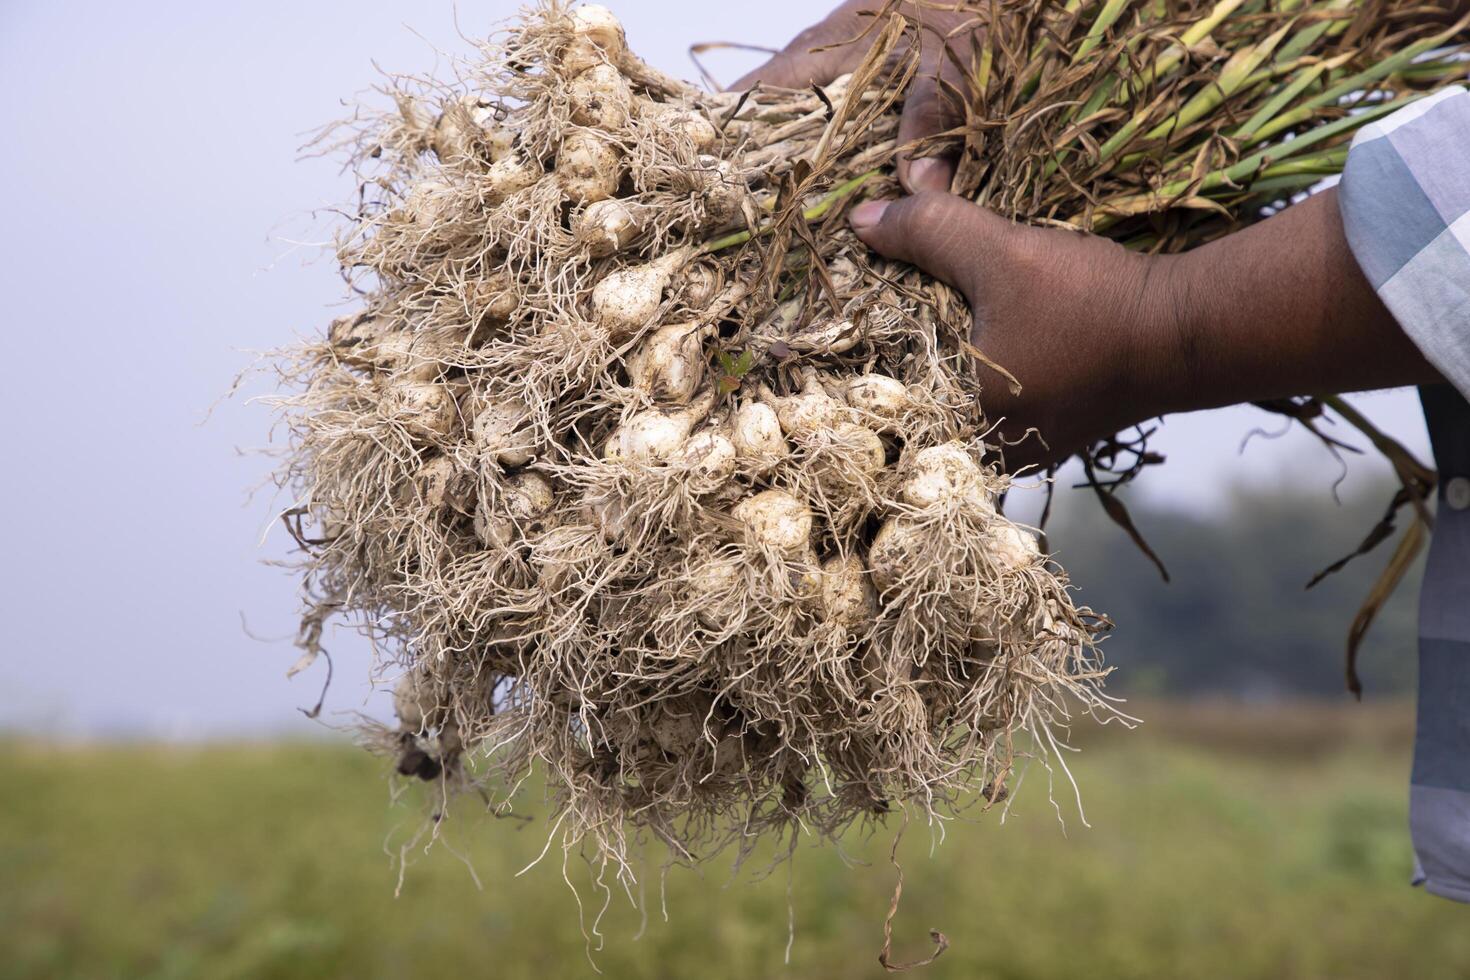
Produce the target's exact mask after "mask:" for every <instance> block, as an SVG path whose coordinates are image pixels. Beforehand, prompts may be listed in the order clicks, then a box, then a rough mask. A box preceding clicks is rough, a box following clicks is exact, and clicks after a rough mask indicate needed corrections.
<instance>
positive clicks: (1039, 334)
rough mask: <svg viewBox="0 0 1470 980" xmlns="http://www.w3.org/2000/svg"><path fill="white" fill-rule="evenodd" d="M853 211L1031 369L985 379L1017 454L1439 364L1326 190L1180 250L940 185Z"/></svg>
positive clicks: (1423, 372)
mask: <svg viewBox="0 0 1470 980" xmlns="http://www.w3.org/2000/svg"><path fill="white" fill-rule="evenodd" d="M849 217H850V220H851V222H852V226H853V229H854V231H856V233H857V234H858V237H860V238H861V239H862V240H863V241H864V242H865V243H867V245H868V246H869V247H871V248H872V249H874V250H875V251H877V252H879V253H881V254H883V255H886V256H888V257H889V258H893V259H898V260H900V261H904V262H909V263H912V264H914V265H916V266H918V267H919V268H921V269H923V270H924V271H926V272H928V273H930V274H931V275H933V276H935V277H936V278H938V279H940V280H942V281H944V282H947V283H949V284H950V285H951V286H953V287H955V288H956V289H958V290H959V291H960V292H962V293H963V294H964V295H965V298H966V299H967V300H968V302H969V305H970V310H971V313H972V316H973V329H972V337H971V339H972V341H973V343H974V344H975V346H976V347H978V348H979V349H980V350H981V351H982V352H983V353H984V354H985V356H986V357H988V358H990V359H991V360H993V361H994V362H996V363H997V364H1000V365H1001V366H1002V367H1004V368H1006V369H1007V370H1008V371H1010V372H1011V373H1012V374H1013V375H1015V377H1016V379H1017V380H1018V381H1019V382H1020V384H1021V392H1020V394H1019V395H1013V394H1011V393H1010V391H1009V390H1008V388H1007V385H1006V384H1005V383H1004V381H1003V379H1001V378H1000V376H998V375H995V376H994V380H993V383H991V384H988V385H987V386H986V390H985V396H984V397H985V404H984V407H985V411H986V415H987V416H988V417H989V418H991V419H992V420H1001V426H1000V433H1001V435H1002V436H1003V437H1004V438H1005V439H1006V440H1007V441H1008V442H1018V441H1019V442H1018V444H1017V445H1014V446H1012V447H1010V448H1008V449H1007V450H1006V454H1005V455H1006V460H1005V462H1006V466H1007V468H1008V469H1011V470H1015V469H1017V468H1019V467H1021V466H1025V465H1028V464H1041V465H1045V464H1048V463H1052V462H1057V461H1059V460H1061V459H1064V458H1066V457H1067V456H1068V455H1071V454H1072V453H1073V452H1076V451H1077V450H1079V449H1082V448H1084V447H1085V446H1087V445H1089V444H1090V443H1092V442H1094V441H1096V440H1098V439H1102V438H1105V437H1107V436H1109V435H1111V434H1113V433H1115V432H1118V431H1120V430H1122V429H1126V428H1127V427H1128V426H1130V425H1134V424H1136V423H1138V422H1141V421H1144V420H1145V419H1149V418H1152V417H1154V416H1156V415H1162V414H1165V413H1170V412H1181V411H1192V410H1195V409H1202V408H1214V407H1217V406H1221V405H1232V404H1236V403H1239V402H1251V401H1262V400H1266V399H1273V398H1283V397H1287V396H1291V395H1325V394H1332V393H1337V392H1347V391H1361V390H1365V389H1370V388H1387V387H1395V386H1398V385H1406V384H1417V383H1429V382H1434V381H1437V380H1439V375H1438V373H1437V372H1436V371H1435V370H1434V368H1433V367H1432V366H1430V365H1429V363H1428V362H1427V361H1425V359H1424V357H1423V355H1422V354H1421V353H1420V352H1419V350H1418V348H1417V347H1415V346H1414V344H1413V343H1412V342H1411V341H1410V340H1409V339H1408V337H1407V336H1406V335H1405V334H1404V332H1403V330H1402V329H1400V328H1399V326H1398V324H1397V323H1396V322H1395V321H1394V319H1393V317H1392V315H1391V314H1389V312H1388V310H1387V309H1386V308H1385V307H1384V306H1383V304H1382V302H1380V301H1379V299H1378V297H1377V296H1376V295H1375V294H1374V292H1373V290H1372V288H1371V287H1370V286H1369V285H1368V282H1367V279H1366V278H1365V277H1364V276H1363V273H1362V271H1361V270H1360V269H1359V268H1358V265H1357V262H1356V260H1355V259H1354V258H1353V256H1352V253H1351V251H1350V250H1349V248H1348V245H1347V242H1346V238H1345V236H1344V234H1343V230H1342V219H1341V217H1340V215H1339V213H1338V209H1337V201H1336V192H1335V191H1333V190H1328V191H1324V192H1323V193H1321V194H1317V195H1315V196H1313V197H1312V198H1310V199H1308V200H1307V201H1305V202H1303V203H1301V204H1298V205H1296V206H1295V207H1291V208H1287V209H1286V210H1285V211H1283V212H1282V213H1280V214H1278V215H1276V216H1275V217H1273V218H1271V219H1269V220H1267V221H1264V222H1262V223H1260V224H1258V225H1254V226H1252V227H1250V228H1247V229H1245V230H1244V231H1240V232H1237V233H1235V234H1233V235H1228V236H1226V237H1225V238H1222V239H1220V240H1218V241H1215V242H1212V243H1210V244H1208V245H1204V246H1202V247H1200V248H1196V249H1194V250H1192V251H1190V252H1186V253H1184V254H1182V255H1160V256H1148V255H1143V254H1140V253H1136V252H1130V251H1128V250H1127V249H1125V248H1123V247H1122V246H1121V245H1119V244H1117V243H1115V242H1112V241H1109V240H1107V239H1104V238H1099V237H1096V236H1093V235H1087V234H1083V233H1081V232H1073V231H1066V230H1062V229H1057V228H1039V227H1032V226H1027V225H1022V224H1017V223H1015V222H1011V221H1008V220H1006V219H1004V218H1002V217H1000V216H999V215H996V214H995V213H993V212H991V211H987V210H986V209H984V208H981V207H979V206H978V205H975V204H972V203H970V202H969V201H966V200H964V199H962V198H959V197H956V196H953V195H950V194H943V193H934V192H926V193H922V194H918V195H915V196H913V197H907V198H903V199H901V200H897V201H877V200H875V201H867V202H864V203H862V204H860V205H858V206H857V207H855V208H853V210H852V212H851V214H850V216H849ZM982 370H983V369H982ZM1031 430H1035V433H1036V434H1037V435H1039V438H1037V437H1036V436H1032V437H1030V438H1024V437H1025V436H1026V435H1027V433H1028V432H1029V431H1031Z"/></svg>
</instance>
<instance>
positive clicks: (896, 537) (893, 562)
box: [868, 517, 924, 592]
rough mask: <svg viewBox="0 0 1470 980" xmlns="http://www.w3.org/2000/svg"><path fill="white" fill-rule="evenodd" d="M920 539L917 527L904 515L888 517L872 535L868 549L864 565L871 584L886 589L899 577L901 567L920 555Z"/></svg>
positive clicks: (881, 589)
mask: <svg viewBox="0 0 1470 980" xmlns="http://www.w3.org/2000/svg"><path fill="white" fill-rule="evenodd" d="M923 552H924V542H923V539H922V534H921V533H920V531H919V526H918V525H917V524H916V523H915V522H913V521H911V520H909V519H908V518H906V517H891V518H889V519H888V520H887V521H885V522H884V523H883V526H882V527H880V528H879V529H878V533H877V534H876V535H874V536H873V543H872V545H871V546H869V548H868V566H869V568H870V570H871V572H872V575H873V584H874V585H875V586H877V587H878V591H880V592H886V591H888V590H889V589H890V588H892V587H893V585H894V584H895V583H896V582H898V581H899V580H900V579H901V578H903V574H904V572H905V570H907V569H909V568H911V567H913V565H914V563H915V562H916V561H919V560H921V559H922V557H923Z"/></svg>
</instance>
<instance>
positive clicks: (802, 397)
mask: <svg viewBox="0 0 1470 980" xmlns="http://www.w3.org/2000/svg"><path fill="white" fill-rule="evenodd" d="M758 394H759V396H760V399H761V401H763V402H765V403H766V404H767V405H769V406H771V407H772V408H774V409H775V410H776V417H777V419H779V420H780V422H781V431H782V432H784V433H786V434H787V435H788V436H799V435H806V434H809V433H812V432H817V431H821V430H824V429H830V428H831V427H832V426H833V425H835V424H836V423H837V422H838V421H839V420H840V419H841V417H842V405H841V404H840V403H839V402H838V401H837V400H836V399H835V398H833V397H832V396H831V395H829V394H827V389H826V388H824V387H823V386H822V382H821V379H820V378H818V377H817V373H816V372H815V371H810V370H809V371H807V372H806V373H805V375H804V383H803V384H802V387H801V391H799V392H797V393H796V394H794V395H788V396H786V397H785V398H781V397H778V396H776V395H775V394H774V393H772V392H771V390H770V389H769V388H767V387H765V386H764V385H762V386H761V387H760V388H759V389H758Z"/></svg>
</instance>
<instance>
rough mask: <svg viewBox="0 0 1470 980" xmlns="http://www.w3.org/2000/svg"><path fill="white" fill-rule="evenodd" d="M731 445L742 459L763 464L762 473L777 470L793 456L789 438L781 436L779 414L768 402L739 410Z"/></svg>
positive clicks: (736, 413)
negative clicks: (774, 468) (785, 460)
mask: <svg viewBox="0 0 1470 980" xmlns="http://www.w3.org/2000/svg"><path fill="white" fill-rule="evenodd" d="M730 441H731V442H733V443H734V444H735V451H736V452H737V453H739V454H740V458H741V459H744V460H752V461H755V462H757V463H759V464H761V470H762V471H764V470H765V469H769V468H771V467H772V466H775V465H776V464H777V463H778V462H780V461H781V460H783V459H785V458H786V456H787V455H789V454H790V452H791V447H790V446H789V445H788V444H787V442H786V437H785V436H783V435H782V434H781V422H780V419H779V418H778V417H777V415H776V410H775V409H773V408H771V406H769V405H767V404H765V403H764V402H758V401H750V402H746V403H745V404H744V405H741V406H740V408H739V409H737V410H736V412H735V417H734V418H733V419H732V420H731V426H730Z"/></svg>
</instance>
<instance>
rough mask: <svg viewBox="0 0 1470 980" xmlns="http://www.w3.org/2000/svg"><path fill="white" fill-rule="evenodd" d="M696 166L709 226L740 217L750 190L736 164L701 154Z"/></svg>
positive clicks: (716, 225) (717, 226)
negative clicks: (736, 169) (736, 170)
mask: <svg viewBox="0 0 1470 980" xmlns="http://www.w3.org/2000/svg"><path fill="white" fill-rule="evenodd" d="M695 167H696V170H695V172H696V174H697V175H698V176H699V178H700V185H701V189H702V191H703V195H704V214H705V224H706V226H708V227H711V228H719V227H722V226H724V225H727V224H730V223H731V222H732V221H734V220H735V219H736V218H738V217H740V214H741V207H740V205H741V204H742V202H744V200H745V197H746V194H747V193H748V192H747V191H746V189H745V183H744V181H742V180H741V179H740V177H739V175H737V174H736V172H735V167H734V165H733V164H732V163H730V161H729V160H721V159H719V158H717V157H712V156H700V157H699V158H698V159H697V160H696V163H695Z"/></svg>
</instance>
